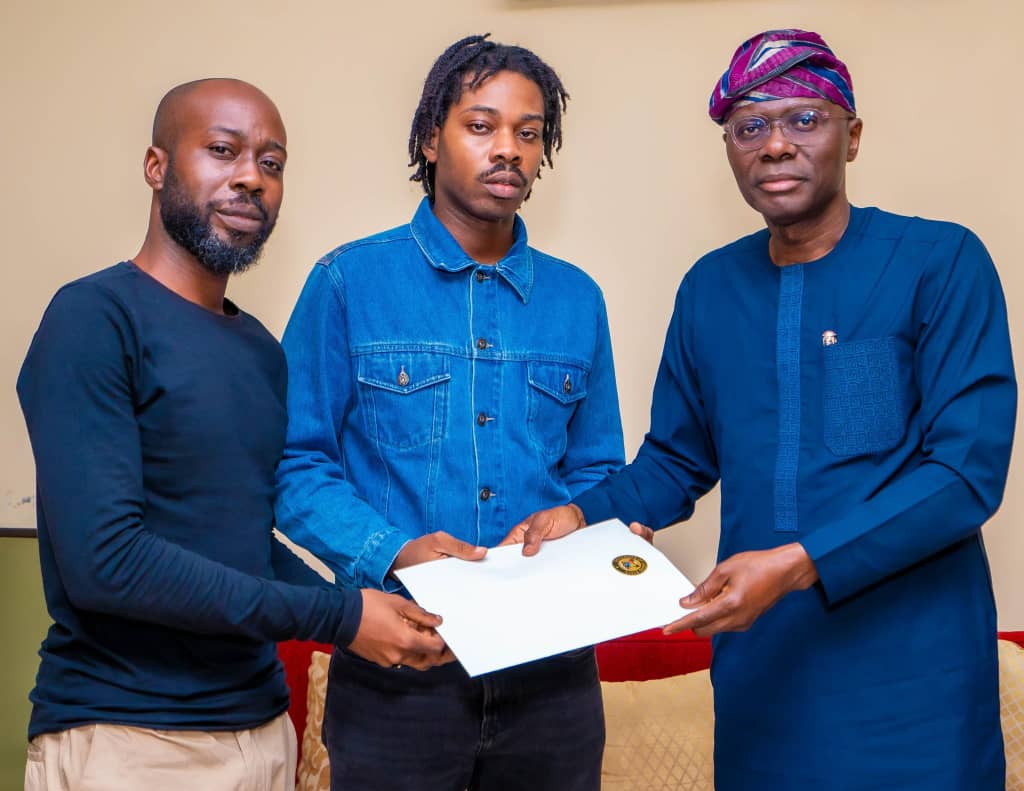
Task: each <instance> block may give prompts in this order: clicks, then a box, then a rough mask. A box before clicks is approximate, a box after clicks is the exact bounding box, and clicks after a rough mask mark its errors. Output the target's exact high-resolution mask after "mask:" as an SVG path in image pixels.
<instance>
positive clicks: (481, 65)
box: [409, 33, 569, 200]
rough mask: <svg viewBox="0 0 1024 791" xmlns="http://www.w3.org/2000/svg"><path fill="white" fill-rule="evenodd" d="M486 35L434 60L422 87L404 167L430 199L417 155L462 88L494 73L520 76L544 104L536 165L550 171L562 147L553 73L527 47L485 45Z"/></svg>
mask: <svg viewBox="0 0 1024 791" xmlns="http://www.w3.org/2000/svg"><path fill="white" fill-rule="evenodd" d="M490 35H491V34H490V33H485V34H484V35H482V36H467V37H466V38H464V39H461V40H459V41H456V42H455V43H454V44H452V45H451V46H450V47H448V49H446V50H445V51H444V52H443V53H442V54H441V57H439V58H438V59H437V60H436V61H434V65H433V66H432V67H431V68H430V73H429V74H427V79H426V80H425V81H424V83H423V94H422V95H421V96H420V103H419V106H418V107H417V108H416V113H415V115H413V118H412V130H411V131H410V133H409V167H411V168H412V167H414V168H416V171H415V172H414V173H413V174H412V175H411V176H410V177H409V180H410V181H418V182H420V183H421V184H422V185H423V191H424V192H425V193H426V194H427V197H429V198H430V199H431V200H433V199H434V165H432V164H430V163H429V162H427V158H426V157H425V156H424V155H423V145H424V144H425V143H428V142H429V141H430V138H431V136H432V135H433V133H434V129H435V127H436V128H438V129H439V128H441V127H442V126H444V122H445V120H446V119H447V118H448V111H449V110H450V109H451V106H452V105H453V104H456V103H457V102H458V101H459V100H460V99H461V98H462V92H463V90H470V91H475V90H476V89H477V88H479V87H480V85H481V84H482V83H483V82H484V80H486V79H488V78H490V77H493V76H494V75H495V74H497V73H498V72H499V71H514V72H517V73H519V74H522V75H523V76H524V77H526V78H528V79H530V80H532V81H533V82H535V83H536V84H537V87H539V88H540V92H541V96H542V97H543V100H544V129H543V131H542V133H541V139H542V142H543V144H544V156H543V158H542V159H541V163H542V164H547V166H548V167H554V163H553V162H552V160H551V156H552V154H553V153H554V152H555V151H558V150H559V149H561V147H562V113H563V112H564V111H565V108H566V103H567V102H568V100H569V94H568V93H567V92H566V90H565V87H564V86H563V85H562V81H561V80H560V79H559V78H558V75H557V74H556V73H555V70H554V69H552V68H551V67H550V66H548V64H546V63H545V62H544V61H542V60H541V59H540V58H538V57H537V56H536V55H534V54H533V53H532V52H530V50H528V49H525V48H523V47H515V46H509V45H507V44H496V43H495V42H493V41H488V40H487V39H488V37H489V36H490ZM537 178H540V175H539V174H538V176H537Z"/></svg>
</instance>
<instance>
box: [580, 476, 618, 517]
mask: <svg viewBox="0 0 1024 791" xmlns="http://www.w3.org/2000/svg"><path fill="white" fill-rule="evenodd" d="M604 488H605V487H603V486H601V485H598V486H595V487H593V488H592V489H587V490H586V491H585V492H580V493H579V494H578V495H576V496H575V497H574V498H573V499H572V500H571V501H570V502H571V503H572V505H575V506H576V507H577V508H579V509H580V510H581V511H582V512H583V519H584V521H585V522H586V524H588V525H593V524H597V523H598V522H603V521H605V520H606V519H611V518H612V517H614V516H616V514H615V509H614V508H613V507H612V501H611V498H610V497H608V495H607V493H606V492H605V491H604Z"/></svg>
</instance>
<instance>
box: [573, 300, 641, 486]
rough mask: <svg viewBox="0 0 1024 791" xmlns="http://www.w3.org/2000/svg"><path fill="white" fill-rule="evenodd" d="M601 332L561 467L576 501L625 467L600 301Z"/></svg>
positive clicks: (604, 313) (612, 368) (609, 345)
mask: <svg viewBox="0 0 1024 791" xmlns="http://www.w3.org/2000/svg"><path fill="white" fill-rule="evenodd" d="M598 300H599V302H598V307H597V311H596V313H597V316H596V318H597V331H596V339H595V347H594V354H593V356H592V358H591V367H590V374H589V378H588V384H587V397H586V398H585V399H583V400H582V401H581V402H580V405H579V407H578V408H577V410H576V413H575V414H574V415H573V417H572V420H571V421H569V426H568V429H567V439H566V451H565V456H563V458H562V461H561V463H560V472H561V473H562V480H564V481H565V484H566V486H567V487H568V488H569V496H570V497H575V496H576V495H578V494H582V493H583V492H585V491H586V490H587V489H589V488H591V487H592V486H594V485H595V484H596V483H598V482H599V481H602V480H604V478H606V477H607V476H608V475H610V474H611V473H613V472H615V471H616V470H618V469H619V468H620V467H622V465H623V464H625V461H626V458H625V455H626V454H625V449H624V447H623V442H622V419H621V417H620V414H619V393H618V390H617V388H616V386H615V363H614V362H613V360H612V341H611V334H610V332H609V331H608V313H607V310H606V308H605V304H604V299H603V298H601V297H600V296H599V297H598Z"/></svg>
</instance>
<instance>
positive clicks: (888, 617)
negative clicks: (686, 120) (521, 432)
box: [509, 30, 1016, 791]
mask: <svg viewBox="0 0 1024 791" xmlns="http://www.w3.org/2000/svg"><path fill="white" fill-rule="evenodd" d="M710 114H711V117H712V119H713V120H714V121H715V122H716V123H718V124H720V125H722V126H723V127H724V135H723V137H724V142H725V149H726V154H727V156H728V159H729V164H730V166H731V167H732V171H733V174H734V176H735V177H736V182H737V185H738V186H739V189H740V193H741V194H742V195H743V197H744V199H745V200H746V201H747V202H748V203H749V204H750V205H751V206H752V207H753V208H754V209H755V210H756V211H757V212H759V213H760V214H761V215H762V216H763V217H764V220H765V223H766V225H767V228H766V229H763V230H761V231H759V232H757V233H754V234H752V235H750V236H747V237H744V238H743V239H740V240H739V241H737V242H734V243H732V244H730V245H727V246H726V247H723V248H721V249H719V250H715V251H713V252H711V253H709V254H708V255H707V256H705V257H704V258H702V259H701V260H700V261H698V262H697V263H696V264H695V265H694V267H693V268H692V269H691V270H690V271H689V272H688V273H687V275H686V276H685V278H684V279H683V282H682V285H681V286H680V288H679V292H678V294H677V297H676V304H675V313H674V315H673V317H672V321H671V324H670V325H669V329H668V337H667V339H666V342H665V351H664V355H663V356H662V360H661V367H660V369H659V372H658V377H657V380H656V382H655V386H654V399H653V405H652V408H651V430H650V433H649V434H648V435H647V438H646V440H645V441H644V444H643V446H642V448H641V449H640V451H639V453H638V454H637V457H636V459H635V460H634V461H633V462H632V463H631V464H630V465H629V466H627V467H626V468H624V469H623V470H622V471H621V472H619V473H618V474H616V475H613V476H611V477H610V478H609V479H608V480H607V481H605V482H603V483H602V484H600V485H599V486H597V487H594V488H592V489H590V490H589V491H587V492H584V493H583V494H581V495H579V496H578V497H576V498H574V501H573V504H571V505H568V506H563V507H561V508H558V509H554V510H549V511H546V512H542V513H539V514H535V515H533V516H532V517H531V518H530V519H528V520H526V522H524V523H523V524H521V525H518V526H517V527H516V528H515V530H514V531H513V533H512V535H511V536H510V539H509V540H514V541H524V542H525V543H526V547H525V548H524V553H525V554H532V553H534V552H536V551H537V549H538V548H539V546H540V541H541V540H542V539H544V538H557V537H558V536H560V535H565V534H566V533H568V532H571V531H572V530H574V529H577V528H579V527H582V526H583V525H584V524H586V523H592V522H597V521H600V520H602V519H606V518H608V517H612V516H618V517H619V518H622V519H625V520H638V521H640V522H644V523H646V524H649V525H653V526H654V527H663V526H665V525H669V524H672V523H674V522H677V521H679V520H681V519H686V518H687V517H689V516H690V515H691V514H692V513H693V508H694V503H695V501H696V500H697V498H698V497H700V496H701V495H702V494H704V493H705V492H706V491H708V489H710V488H711V487H712V486H713V485H714V484H715V482H716V481H719V480H720V481H721V484H722V515H721V516H722V519H721V521H722V524H721V540H720V545H719V560H720V562H719V564H718V565H717V566H716V568H715V569H714V570H713V571H712V572H711V574H710V575H709V576H708V577H707V578H706V579H705V580H704V581H703V582H702V583H701V584H700V585H699V586H698V587H697V590H696V591H695V592H694V593H693V594H692V595H690V596H687V597H686V598H684V599H682V601H681V602H680V603H681V604H682V606H683V607H686V608H689V609H693V608H697V609H696V612H693V613H691V614H689V615H687V616H686V617H684V618H681V619H680V620H678V621H676V622H675V623H673V624H670V625H669V626H668V627H667V629H666V631H668V632H675V631H679V630H682V629H688V628H693V629H694V630H695V631H696V632H697V633H698V634H714V635H716V637H715V642H714V660H713V663H712V667H711V676H712V680H713V682H714V686H715V787H716V788H717V789H720V791H733V790H734V789H747V788H757V789H778V790H779V791H798V790H799V791H819V789H832V790H834V791H842V790H843V789H848V790H849V791H860V790H861V789H892V791H911V790H912V789H914V790H917V789H919V790H920V791H964V790H965V789H971V791H995V789H1001V788H1003V785H1004V758H1003V740H1002V735H1001V732H1000V722H999V685H998V679H997V667H998V665H997V651H996V613H995V603H994V600H993V595H992V584H991V580H990V578H989V571H988V563H987V560H986V557H985V547H984V544H983V542H982V537H981V527H982V525H983V524H984V523H985V521H986V520H987V519H988V518H989V517H990V516H991V515H992V514H993V513H994V512H995V510H996V508H997V507H998V506H999V502H1000V499H1001V498H1002V494H1003V486H1004V485H1005V482H1006V471H1007V465H1008V462H1009V458H1010V448H1011V446H1012V444H1013V430H1014V416H1015V411H1016V379H1015V377H1014V372H1013V360H1012V357H1011V354H1010V342H1009V333H1008V330H1007V320H1006V306H1005V303H1004V300H1003V294H1002V290H1001V288H1000V285H999V279H998V277H997V275H996V271H995V268H994V266H993V264H992V260H991V259H990V257H989V255H988V253H987V252H986V250H985V248H984V246H983V245H982V243H981V241H980V240H979V239H978V237H977V236H975V235H974V234H973V233H971V232H970V231H969V230H967V229H966V228H963V227H962V226H959V225H954V224H953V223H947V222H935V221H930V220H923V219H921V218H917V217H902V216H899V215H895V214H890V213H888V212H884V211H881V210H879V209H874V208H858V207H854V206H851V205H850V203H849V201H848V200H847V197H846V187H845V174H846V165H847V163H849V162H852V161H853V160H854V158H855V157H856V156H857V153H858V150H859V146H860V141H861V130H862V122H861V120H860V119H859V118H857V115H856V110H855V108H854V98H853V85H852V82H851V80H850V75H849V72H848V71H847V69H846V66H845V65H844V64H843V63H842V62H841V61H840V60H839V59H838V58H837V57H836V56H835V54H834V53H833V52H832V50H830V49H829V48H828V46H827V45H826V44H825V42H824V41H823V40H822V39H821V37H820V36H818V35H817V34H816V33H810V32H807V31H802V30H771V31H767V32H765V33H762V34H759V35H757V36H755V37H754V38H752V39H750V40H748V41H746V42H744V43H743V44H742V45H741V46H740V48H739V49H738V50H737V51H736V53H735V55H734V56H733V60H732V62H731V63H730V65H729V68H728V69H727V70H726V72H725V74H724V75H723V76H722V78H721V79H720V80H719V81H718V82H716V84H715V88H714V90H713V92H712V96H711V105H710Z"/></svg>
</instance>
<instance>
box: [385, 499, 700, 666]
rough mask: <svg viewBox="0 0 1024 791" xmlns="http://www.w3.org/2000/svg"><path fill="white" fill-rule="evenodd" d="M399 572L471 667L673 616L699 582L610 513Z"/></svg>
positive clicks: (525, 658)
mask: <svg viewBox="0 0 1024 791" xmlns="http://www.w3.org/2000/svg"><path fill="white" fill-rule="evenodd" d="M395 575H396V576H397V577H398V578H399V579H400V580H401V581H402V583H403V584H404V585H405V586H406V588H408V590H409V592H410V593H412V595H413V597H414V598H415V599H416V601H417V603H418V604H419V605H420V606H422V607H424V608H425V609H427V610H429V611H431V612H435V613H438V614H439V615H441V616H442V618H443V619H444V623H443V624H441V626H440V627H438V630H437V631H438V632H439V633H440V634H441V636H442V637H443V638H444V639H445V641H446V642H447V643H448V646H449V647H450V648H451V649H452V651H454V652H455V656H456V657H457V658H458V659H459V661H460V662H461V663H462V665H463V667H465V668H466V671H467V672H468V673H469V675H471V676H478V675H481V674H482V673H489V672H491V671H493V670H500V669H502V668H505V667H511V666H512V665H518V664H521V663H523V662H529V661H532V660H534V659H541V658H543V657H546V656H551V655H553V654H558V653H561V652H563V651H569V650H571V649H573V648H580V647H582V646H587V645H592V644H593V643H599V642H602V641H604V640H610V639H612V638H615V637H621V636H623V635H627V634H632V633H634V632H639V631H642V630H644V629H650V628H652V627H655V626H663V625H664V624H667V623H669V622H671V621H675V620H677V619H679V618H681V617H682V616H683V615H685V614H686V612H687V610H684V609H682V608H681V607H680V606H679V599H680V597H682V596H685V595H687V594H689V593H690V592H691V591H692V590H693V584H692V583H691V582H690V581H689V580H688V579H686V577H685V576H684V575H683V574H682V572H680V571H679V570H678V569H677V568H676V567H675V566H673V565H672V563H671V562H670V561H669V560H668V558H666V557H665V556H664V555H663V554H662V553H661V552H660V551H659V550H658V549H656V548H655V547H653V546H652V545H651V544H649V543H647V542H646V541H644V540H643V539H642V538H641V537H640V536H637V535H634V534H633V533H632V532H630V530H629V528H628V527H626V526H625V525H624V524H623V523H622V522H620V521H618V520H617V519H616V520H610V521H608V522H602V523H600V524H597V525H593V526H591V527H587V528H585V529H583V530H578V531H576V532H575V533H571V534H570V535H568V536H566V537H565V538H560V539H558V540H556V541H547V542H545V543H544V546H543V548H542V549H541V551H540V552H539V553H538V554H537V555H535V556H532V557H524V556H523V554H522V547H521V546H518V545H510V546H503V547H497V548H495V549H491V550H490V551H488V553H487V556H486V557H485V558H484V559H483V560H479V561H465V560H459V559H457V558H447V559H444V560H435V561H431V562H429V563H422V564H420V565H417V566H409V567H407V568H403V569H400V570H398V571H396V572H395Z"/></svg>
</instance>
